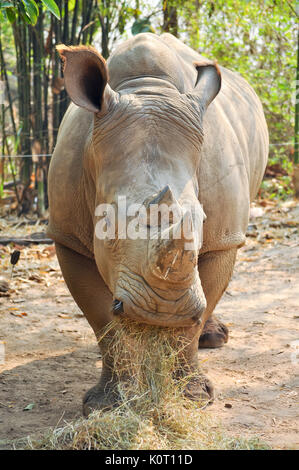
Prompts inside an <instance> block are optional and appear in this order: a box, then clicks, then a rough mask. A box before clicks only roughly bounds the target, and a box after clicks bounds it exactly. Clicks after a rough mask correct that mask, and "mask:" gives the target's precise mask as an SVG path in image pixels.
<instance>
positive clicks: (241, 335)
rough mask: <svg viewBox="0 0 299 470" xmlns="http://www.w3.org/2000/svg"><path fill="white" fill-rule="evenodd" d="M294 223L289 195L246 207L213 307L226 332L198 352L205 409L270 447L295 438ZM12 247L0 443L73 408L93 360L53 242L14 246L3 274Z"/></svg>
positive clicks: (0, 231) (1, 335)
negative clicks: (247, 218) (210, 397)
mask: <svg viewBox="0 0 299 470" xmlns="http://www.w3.org/2000/svg"><path fill="white" fill-rule="evenodd" d="M298 226H299V205H296V203H295V202H294V201H289V202H288V203H284V204H281V205H280V206H277V205H276V206H275V205H272V204H269V205H267V206H266V207H260V206H259V207H257V206H254V207H253V209H252V218H251V224H250V225H249V228H248V239H247V244H246V246H245V247H243V248H242V249H240V250H239V255H238V260H237V263H236V268H235V272H234V275H233V278H232V281H231V283H230V285H229V287H228V289H227V291H226V293H225V294H224V296H223V298H222V300H221V301H220V303H219V304H218V306H217V309H216V314H217V315H218V318H220V319H221V320H222V321H223V322H225V323H226V325H228V327H229V330H230V339H229V342H228V344H227V345H225V346H224V347H222V348H220V349H214V350H211V349H210V350H201V351H200V352H199V354H200V358H202V364H203V368H204V370H205V371H206V372H207V373H208V375H209V377H210V378H211V379H212V380H213V382H214V385H215V388H216V395H217V397H216V400H215V402H214V404H213V405H212V406H210V407H209V408H208V409H207V411H206V412H207V413H212V414H213V416H215V419H216V420H217V421H219V422H220V423H221V426H222V428H223V430H224V431H225V432H226V433H227V434H229V435H232V436H240V437H243V438H249V437H254V436H258V437H259V438H260V439H261V440H262V441H264V442H266V443H268V444H269V445H270V446H271V447H272V448H274V449H288V448H292V449H294V448H299V437H298V423H299V420H298V402H299V394H298V392H299V388H298V385H299V381H298V364H299V329H298V320H299V270H298V266H299V234H298ZM12 229H13V230H14V232H13V233H14V234H18V233H21V232H22V233H23V234H24V230H25V231H26V233H29V232H30V231H31V232H33V231H34V230H35V231H36V227H35V228H32V227H27V228H26V229H24V228H16V227H14V226H13V223H12V222H4V221H1V222H0V235H4V233H5V234H6V235H7V234H8V233H11V230H12ZM38 230H40V228H38ZM14 248H18V247H12V246H7V247H1V246H0V267H1V275H2V280H3V279H6V280H7V281H8V282H9V287H10V289H9V291H8V292H2V293H1V292H0V296H1V297H0V449H1V448H2V449H5V448H11V446H12V444H11V440H13V439H16V438H21V437H25V436H27V435H30V434H33V433H36V432H39V431H43V430H45V429H47V428H48V427H49V426H59V425H63V424H64V422H65V421H70V420H72V419H74V418H78V417H79V416H81V402H82V396H83V394H84V392H85V391H86V390H87V389H88V388H90V387H91V386H92V385H94V384H95V383H96V381H97V379H98V377H99V375H100V369H101V360H100V356H99V353H98V350H97V345H96V341H95V338H94V336H93V333H92V330H91V328H90V327H89V326H88V324H87V322H86V320H85V318H84V317H83V315H82V313H81V312H80V310H79V309H78V307H77V306H76V305H75V303H74V301H73V300H72V297H71V296H70V294H69V292H68V290H67V288H66V286H65V284H64V281H63V279H62V275H61V273H60V270H59V267H58V263H57V260H56V257H55V251H54V247H53V246H50V245H36V246H31V247H24V248H22V249H21V257H20V261H19V262H18V264H17V265H16V267H15V270H14V275H13V278H12V280H10V273H11V266H10V263H9V258H10V253H11V252H12V251H13V249H14ZM19 249H20V248H19ZM1 352H2V355H1ZM3 352H5V358H3ZM1 358H2V365H1ZM296 374H297V377H296ZM9 441H10V442H9Z"/></svg>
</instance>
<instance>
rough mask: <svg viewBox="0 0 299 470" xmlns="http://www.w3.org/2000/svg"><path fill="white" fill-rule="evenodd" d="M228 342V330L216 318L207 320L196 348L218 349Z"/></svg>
mask: <svg viewBox="0 0 299 470" xmlns="http://www.w3.org/2000/svg"><path fill="white" fill-rule="evenodd" d="M227 341H228V328H227V327H226V326H225V325H224V324H223V323H221V322H220V321H219V320H217V318H215V317H211V318H209V319H208V320H207V321H206V323H205V326H204V329H203V332H202V334H201V336H200V338H199V342H198V347H199V349H201V348H220V347H221V346H223V345H224V344H225V343H227Z"/></svg>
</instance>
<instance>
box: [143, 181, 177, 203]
mask: <svg viewBox="0 0 299 470" xmlns="http://www.w3.org/2000/svg"><path fill="white" fill-rule="evenodd" d="M175 203H177V200H176V199H175V197H174V195H173V193H172V191H171V188H170V186H169V185H168V184H167V186H165V188H163V189H161V191H160V192H159V193H158V194H156V195H155V196H154V197H153V199H151V200H150V201H149V202H148V208H149V207H150V206H151V205H153V204H167V205H168V206H171V205H172V204H175Z"/></svg>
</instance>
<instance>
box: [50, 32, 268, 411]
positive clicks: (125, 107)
mask: <svg viewBox="0 0 299 470" xmlns="http://www.w3.org/2000/svg"><path fill="white" fill-rule="evenodd" d="M59 52H60V54H61V57H62V58H63V59H64V62H65V70H64V74H65V84H66V89H67V91H68V93H69V95H70V97H71V99H72V101H73V102H74V103H76V105H75V104H71V105H70V107H69V108H68V110H67V112H66V114H65V117H64V119H63V122H62V124H61V126H60V130H59V135H58V141H57V145H56V148H55V152H54V155H53V158H52V161H51V166H50V172H49V200H50V223H49V234H50V236H51V237H52V238H53V239H54V240H55V243H56V248H57V256H58V259H59V263H60V266H61V269H62V273H63V276H64V279H65V281H66V283H67V285H68V287H69V289H70V291H71V293H72V295H73V297H74V299H75V301H76V302H77V304H78V306H79V307H80V308H81V310H82V311H83V312H84V314H85V316H86V318H87V320H88V322H89V323H90V325H91V326H92V328H93V330H94V332H95V334H96V335H97V336H98V335H99V333H100V331H101V330H102V328H103V327H104V326H105V325H106V324H107V323H108V322H109V321H110V320H111V319H112V318H113V313H112V302H113V300H118V301H120V302H122V310H123V313H121V315H123V316H124V317H130V318H134V319H136V320H138V321H140V322H141V323H150V324H155V325H162V326H165V327H170V326H172V327H177V329H178V337H179V336H182V337H188V338H190V340H191V343H190V347H189V348H188V350H187V352H186V358H187V360H188V363H189V365H190V367H192V368H194V367H197V348H198V341H199V345H200V346H202V347H217V346H220V345H222V344H223V343H224V342H226V341H227V330H226V327H224V325H222V324H220V323H219V322H217V320H215V319H214V320H213V319H212V318H211V314H212V312H213V310H214V308H215V306H216V304H217V302H218V301H219V299H220V297H221V296H222V294H223V292H224V290H225V289H226V287H227V285H228V282H229V280H230V277H231V274H232V271H233V266H234V262H235V257H236V252H237V249H238V248H239V247H240V246H242V245H243V244H244V242H245V232H246V228H247V224H248V216H249V204H250V201H251V200H252V199H253V198H254V197H255V195H256V192H257V190H258V188H259V185H260V183H261V180H262V176H263V173H264V169H265V165H266V160H267V154H268V132H267V126H266V122H265V119H264V114H263V110H262V106H261V103H260V101H259V99H258V98H257V96H256V94H255V93H254V91H253V90H252V88H251V87H250V86H249V85H248V83H247V82H246V81H245V80H244V79H242V78H241V77H240V76H239V75H238V74H236V73H233V72H231V71H229V70H227V69H224V68H222V67H221V68H220V71H221V77H222V85H221V90H220V84H221V80H220V75H219V69H217V67H216V66H215V65H214V64H213V63H212V62H209V61H207V60H206V59H204V58H203V57H201V56H199V55H198V54H197V53H196V52H194V51H193V50H191V49H190V48H188V47H187V46H185V45H184V44H183V43H181V42H180V41H179V40H177V39H176V38H174V37H173V36H171V35H170V34H163V35H162V36H161V37H158V36H155V35H153V34H150V33H144V34H140V35H138V36H136V37H134V38H133V39H130V40H128V41H126V42H124V43H123V44H122V45H121V46H120V47H119V48H118V49H117V50H116V51H115V52H114V54H113V55H112V56H111V58H110V59H109V62H108V69H109V82H108V83H109V84H107V85H106V81H107V66H106V64H105V61H104V60H103V59H102V58H101V56H100V55H99V54H97V53H96V52H95V51H94V50H91V49H86V48H67V47H65V46H60V48H59ZM194 62H196V64H195V65H194ZM195 84H196V86H195ZM219 90H220V91H219ZM77 105H78V106H77ZM167 186H168V188H167ZM165 188H166V190H165ZM163 190H164V191H163ZM161 191H162V192H161ZM118 195H125V196H126V198H127V203H130V202H132V203H144V201H146V204H147V203H148V201H151V200H152V199H154V200H158V201H160V202H165V203H169V200H171V202H172V203H174V204H175V205H176V206H177V207H178V210H179V211H181V214H184V212H185V210H184V207H185V205H186V204H187V203H192V204H193V207H194V211H195V212H193V213H192V217H193V219H194V217H195V215H196V214H195V213H197V215H199V218H203V210H204V212H205V214H206V221H205V223H204V225H203V240H202V242H200V243H197V242H196V243H195V244H194V249H193V250H191V251H190V250H189V251H186V250H184V247H183V245H182V242H181V240H180V241H177V240H169V241H164V242H162V241H161V240H160V241H152V240H119V239H116V240H109V241H107V240H106V241H104V240H99V239H98V238H97V237H95V236H94V233H95V225H96V223H97V221H98V220H99V218H98V217H96V216H95V209H96V207H97V205H98V204H100V203H104V202H106V203H107V202H108V203H116V201H117V196H118ZM161 195H162V196H161ZM155 198H156V199H155ZM198 201H199V202H200V204H199V202H198ZM188 214H189V216H190V213H188ZM179 223H180V222H179ZM201 229H202V227H199V232H200V231H201ZM115 313H120V312H115ZM200 337H201V339H200V340H199V338H200ZM102 348H103V351H102V352H103V353H105V352H106V351H105V346H104V345H103V346H102ZM108 357H109V355H108V356H107V359H105V360H104V367H103V372H102V377H101V379H100V382H99V384H98V385H97V386H95V387H93V388H92V389H91V390H90V391H89V392H87V394H86V395H85V398H84V413H85V414H88V413H89V411H90V410H91V409H92V408H101V407H103V406H106V405H107V406H108V405H110V404H111V403H113V402H114V400H115V399H116V396H115V388H114V382H113V380H114V378H113V370H111V365H110V362H111V361H110V360H109V359H108ZM198 377H199V379H198V382H196V383H194V387H193V390H192V391H191V392H192V393H191V392H190V394H191V395H192V396H193V397H196V398H198V397H200V396H207V395H210V396H211V395H212V386H211V384H210V383H209V381H208V380H206V381H205V380H203V379H202V377H201V375H200V372H199V373H198Z"/></svg>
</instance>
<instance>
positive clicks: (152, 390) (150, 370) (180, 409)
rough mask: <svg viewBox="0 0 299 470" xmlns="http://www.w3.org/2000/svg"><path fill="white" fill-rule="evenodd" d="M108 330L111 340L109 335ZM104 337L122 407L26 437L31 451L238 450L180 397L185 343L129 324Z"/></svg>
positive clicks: (197, 406)
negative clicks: (38, 434)
mask: <svg viewBox="0 0 299 470" xmlns="http://www.w3.org/2000/svg"><path fill="white" fill-rule="evenodd" d="M112 330H113V331H114V335H113V339H112V336H110V335H109V333H111V331H112ZM176 333H177V330H176ZM104 337H105V340H107V338H108V341H109V342H110V344H109V350H110V352H111V353H112V356H113V357H114V367H115V370H116V371H117V374H118V376H119V379H120V381H119V385H118V391H119V393H120V395H121V397H122V401H121V404H120V405H119V406H118V407H117V408H113V409H111V410H109V411H94V412H93V413H92V414H91V415H90V416H89V417H88V419H84V418H81V419H79V420H77V421H75V422H72V423H69V424H67V425H66V426H65V427H63V428H58V429H54V430H52V431H51V432H49V433H48V434H47V435H45V436H44V437H43V438H42V439H41V440H38V441H33V440H32V439H28V446H29V447H30V448H34V449H37V448H39V449H40V448H43V449H96V450H107V449H108V450H111V449H113V450H132V449H134V450H138V449H151V450H156V449H161V450H164V449H168V450H173V449H231V448H236V447H237V448H238V447H239V446H240V442H238V443H237V444H236V441H233V442H232V440H231V439H228V438H225V437H223V435H222V433H221V432H220V431H219V428H218V427H217V426H215V423H212V422H211V419H210V418H209V417H207V415H206V414H205V412H203V411H202V404H201V403H196V402H193V401H191V400H189V399H187V398H186V397H185V396H184V393H183V391H184V389H185V387H186V384H187V383H188V381H189V380H190V378H191V376H186V374H180V379H178V374H177V371H178V369H180V367H181V356H182V354H181V353H182V350H183V349H184V348H185V347H186V344H182V342H181V344H180V347H179V348H178V342H177V338H176V337H175V330H172V329H163V328H160V327H153V326H147V325H142V327H141V326H140V324H137V323H135V322H133V321H131V320H126V321H121V322H120V321H114V322H112V323H111V324H110V325H109V326H108V328H107V330H106V332H105V335H104ZM109 338H111V339H109ZM128 373H129V376H130V380H127V378H128ZM124 377H126V379H125V380H124ZM241 447H243V448H244V447H245V448H248V446H247V445H245V446H243V445H241ZM249 447H250V446H249Z"/></svg>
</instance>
